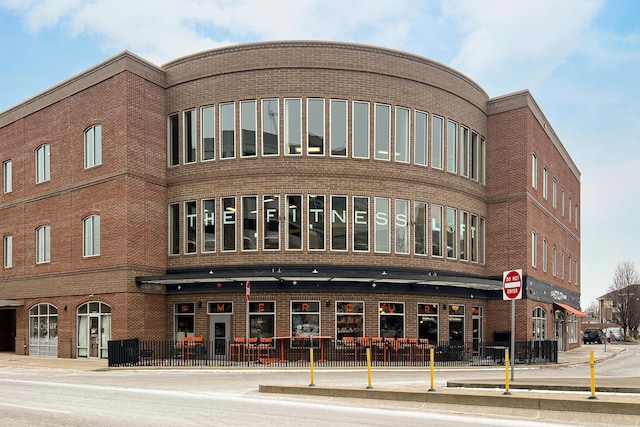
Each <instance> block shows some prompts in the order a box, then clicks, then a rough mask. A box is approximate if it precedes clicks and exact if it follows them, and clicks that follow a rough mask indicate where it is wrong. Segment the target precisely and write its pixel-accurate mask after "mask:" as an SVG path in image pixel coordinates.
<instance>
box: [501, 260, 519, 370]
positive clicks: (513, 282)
mask: <svg viewBox="0 0 640 427" xmlns="http://www.w3.org/2000/svg"><path fill="white" fill-rule="evenodd" d="M502 299H503V300H505V301H508V300H511V357H510V359H511V381H513V377H514V374H513V368H514V365H515V361H516V360H515V346H516V300H517V299H522V270H521V269H520V270H509V271H505V272H503V273H502Z"/></svg>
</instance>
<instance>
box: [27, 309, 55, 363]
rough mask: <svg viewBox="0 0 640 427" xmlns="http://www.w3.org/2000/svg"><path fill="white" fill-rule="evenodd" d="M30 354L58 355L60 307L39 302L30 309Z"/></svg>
mask: <svg viewBox="0 0 640 427" xmlns="http://www.w3.org/2000/svg"><path fill="white" fill-rule="evenodd" d="M29 331H31V332H30V334H29V354H30V355H31V356H51V357H57V356H58V309H57V308H56V307H54V306H53V305H51V304H45V303H43V304H37V305H34V306H33V307H31V309H29Z"/></svg>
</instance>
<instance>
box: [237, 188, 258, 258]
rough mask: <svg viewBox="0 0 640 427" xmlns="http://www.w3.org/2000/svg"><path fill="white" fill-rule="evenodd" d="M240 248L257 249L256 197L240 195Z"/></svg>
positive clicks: (246, 249) (244, 249)
mask: <svg viewBox="0 0 640 427" xmlns="http://www.w3.org/2000/svg"><path fill="white" fill-rule="evenodd" d="M241 202H242V221H241V226H242V230H241V233H242V250H243V251H256V250H258V197H257V196H242V199H241Z"/></svg>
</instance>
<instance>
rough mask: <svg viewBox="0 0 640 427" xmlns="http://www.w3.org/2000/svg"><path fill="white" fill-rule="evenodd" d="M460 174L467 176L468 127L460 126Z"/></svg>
mask: <svg viewBox="0 0 640 427" xmlns="http://www.w3.org/2000/svg"><path fill="white" fill-rule="evenodd" d="M460 175H461V176H464V177H468V176H469V128H467V127H465V126H461V127H460Z"/></svg>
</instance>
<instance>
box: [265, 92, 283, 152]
mask: <svg viewBox="0 0 640 427" xmlns="http://www.w3.org/2000/svg"><path fill="white" fill-rule="evenodd" d="M279 129H280V104H279V101H278V100H277V99H263V100H262V155H263V156H271V155H277V154H279V153H280V132H279Z"/></svg>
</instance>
